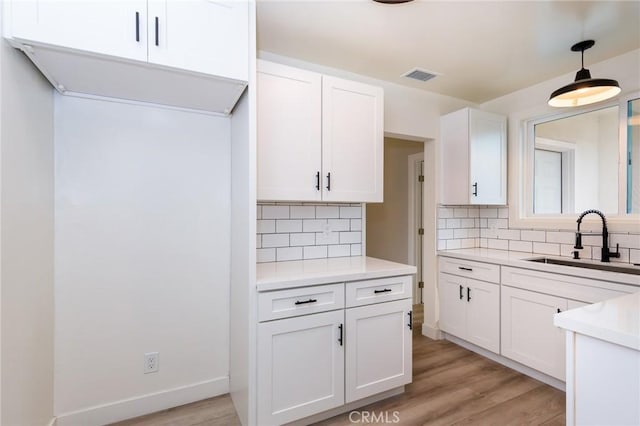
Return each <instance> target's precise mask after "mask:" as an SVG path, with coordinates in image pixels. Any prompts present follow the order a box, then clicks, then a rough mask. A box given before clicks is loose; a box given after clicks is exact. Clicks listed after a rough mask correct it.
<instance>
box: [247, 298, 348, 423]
mask: <svg viewBox="0 0 640 426" xmlns="http://www.w3.org/2000/svg"><path fill="white" fill-rule="evenodd" d="M343 324H344V311H343V310H339V311H333V312H323V313H320V314H313V315H306V316H301V317H294V318H288V319H283V320H278V321H270V322H264V323H260V324H258V419H259V424H260V425H271V424H274V425H275V424H282V423H286V422H290V421H293V420H296V419H300V418H303V417H307V416H310V415H312V414H316V413H319V412H321V411H325V410H329V409H331V408H334V407H338V406H340V405H342V404H344V343H343V341H344V339H341V335H342V327H343Z"/></svg>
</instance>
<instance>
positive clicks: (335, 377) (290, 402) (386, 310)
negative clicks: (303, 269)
mask: <svg viewBox="0 0 640 426" xmlns="http://www.w3.org/2000/svg"><path fill="white" fill-rule="evenodd" d="M410 283H411V277H410V276H401V277H392V278H381V279H375V280H364V281H356V282H351V283H349V282H347V283H346V284H344V283H338V284H326V285H318V286H310V287H301V288H295V289H285V290H276V291H267V292H261V293H259V294H258V306H259V309H258V311H259V318H260V321H262V322H259V323H258V348H257V356H258V366H257V367H258V372H257V382H258V383H257V385H258V386H257V390H258V392H257V395H258V397H257V401H258V404H257V405H258V413H257V414H258V416H257V424H259V425H260V426H267V425H280V424H283V423H288V422H292V421H295V420H299V419H303V418H305V417H308V416H311V415H314V414H318V413H321V412H323V411H327V410H330V409H332V408H336V407H340V406H342V405H344V404H346V403H350V402H354V401H358V400H360V399H363V398H366V397H368V396H371V395H375V394H379V393H381V392H385V391H388V390H391V389H394V388H398V387H400V386H403V385H405V384H407V383H410V382H411V378H412V371H411V366H412V362H411V359H412V358H411V357H412V353H411V350H412V341H411V338H412V331H411V329H412V326H413V323H412V311H411V308H412V304H411V298H410V297H411V289H410ZM345 286H346V291H345ZM365 300H367V301H368V302H367V303H368V304H366V305H363V306H360V304H362V303H365ZM323 311H324V312H323Z"/></svg>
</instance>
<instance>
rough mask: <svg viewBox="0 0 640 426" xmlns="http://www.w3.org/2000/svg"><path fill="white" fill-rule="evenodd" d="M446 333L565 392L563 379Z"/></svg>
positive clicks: (512, 367) (488, 356)
mask: <svg viewBox="0 0 640 426" xmlns="http://www.w3.org/2000/svg"><path fill="white" fill-rule="evenodd" d="M444 335H445V339H447V340H449V341H450V342H453V343H455V344H456V345H459V346H462V347H463V348H465V349H469V350H470V351H473V352H475V353H477V354H480V355H482V356H483V357H485V358H489V359H490V360H492V361H495V362H497V363H499V364H502V365H504V366H505V367H509V368H511V369H512V370H516V371H517V372H519V373H522V374H525V375H527V376H529V377H533V378H534V379H536V380H539V381H541V382H542V383H546V384H548V385H549V386H553V387H554V388H556V389H559V390H561V391H563V392H564V391H565V383H564V382H563V381H562V380H558V379H556V378H555V377H551V376H548V375H546V374H544V373H541V372H539V371H538V370H534V369H533V368H531V367H527V366H526V365H522V364H520V363H519V362H516V361H513V360H511V359H509V358H505V357H503V356H502V355H498V354H496V353H493V352H491V351H488V350H486V349H484V348H481V347H479V346H476V345H474V344H473V343H469V342H467V341H466V340H462V339H459V338H457V337H455V336H452V335H450V334H446V333H444Z"/></svg>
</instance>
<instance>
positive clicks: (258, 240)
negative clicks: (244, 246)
mask: <svg viewBox="0 0 640 426" xmlns="http://www.w3.org/2000/svg"><path fill="white" fill-rule="evenodd" d="M256 248H262V235H260V234H256Z"/></svg>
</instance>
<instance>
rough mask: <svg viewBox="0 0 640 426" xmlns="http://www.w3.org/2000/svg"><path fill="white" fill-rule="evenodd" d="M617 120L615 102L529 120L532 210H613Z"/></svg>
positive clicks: (615, 185) (616, 188) (616, 173)
mask: <svg viewBox="0 0 640 426" xmlns="http://www.w3.org/2000/svg"><path fill="white" fill-rule="evenodd" d="M637 109H638V108H637V107H636V110H637ZM636 114H637V111H636ZM618 126H619V115H618V107H617V106H612V107H608V108H603V109H599V110H596V111H590V112H587V113H582V114H578V115H573V116H569V117H564V118H560V119H557V120H552V121H547V122H543V123H538V124H536V125H535V127H534V138H535V146H534V167H533V171H534V176H533V212H534V214H554V215H557V214H576V213H580V212H582V211H584V210H587V209H598V210H601V211H603V212H604V213H610V214H616V213H617V212H618V153H619V143H618V133H619V130H618V129H619V127H618ZM635 136H636V138H635V139H634V140H635V141H636V142H635V145H634V146H633V148H634V149H635V155H636V156H637V155H638V151H640V146H638V142H637V140H638V138H637V136H638V135H637V133H636V135H635ZM636 171H637V173H636V175H635V176H636V177H633V178H634V179H636V180H637V176H638V175H640V170H638V169H636ZM637 187H638V186H637V185H636V188H637ZM639 198H640V195H638V196H637V197H636V199H639Z"/></svg>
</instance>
